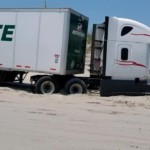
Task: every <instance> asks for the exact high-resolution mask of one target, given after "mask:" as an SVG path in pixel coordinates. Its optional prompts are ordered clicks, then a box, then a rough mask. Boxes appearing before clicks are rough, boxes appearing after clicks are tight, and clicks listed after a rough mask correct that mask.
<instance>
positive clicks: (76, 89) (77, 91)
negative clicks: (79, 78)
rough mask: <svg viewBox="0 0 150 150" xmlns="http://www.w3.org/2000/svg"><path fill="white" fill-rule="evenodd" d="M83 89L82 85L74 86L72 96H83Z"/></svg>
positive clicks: (72, 86) (71, 88)
mask: <svg viewBox="0 0 150 150" xmlns="http://www.w3.org/2000/svg"><path fill="white" fill-rule="evenodd" d="M82 93H83V88H82V86H81V85H80V84H73V85H71V86H70V94H82Z"/></svg>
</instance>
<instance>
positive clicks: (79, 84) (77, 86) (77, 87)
mask: <svg viewBox="0 0 150 150" xmlns="http://www.w3.org/2000/svg"><path fill="white" fill-rule="evenodd" d="M65 91H66V93H67V94H84V93H86V92H87V86H86V84H85V83H84V81H82V80H81V79H78V78H71V79H70V80H69V81H68V82H67V83H66V85H65Z"/></svg>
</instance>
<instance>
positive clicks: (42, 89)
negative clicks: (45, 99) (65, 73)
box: [35, 76, 59, 94]
mask: <svg viewBox="0 0 150 150" xmlns="http://www.w3.org/2000/svg"><path fill="white" fill-rule="evenodd" d="M58 91H59V86H58V83H57V81H56V80H55V79H54V78H53V77H50V76H44V77H42V78H40V79H39V80H38V81H37V82H36V84H35V92H36V93H39V94H52V93H56V92H58Z"/></svg>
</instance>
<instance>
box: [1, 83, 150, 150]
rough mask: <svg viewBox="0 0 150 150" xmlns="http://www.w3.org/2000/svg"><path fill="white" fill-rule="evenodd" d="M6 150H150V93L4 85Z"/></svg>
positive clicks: (2, 88) (3, 115)
mask: <svg viewBox="0 0 150 150" xmlns="http://www.w3.org/2000/svg"><path fill="white" fill-rule="evenodd" d="M0 149H1V150H136V149H139V150H150V96H111V97H100V96H99V92H96V93H90V92H89V93H87V94H84V95H82V94H78V95H63V94H53V95H38V94H33V93H31V91H30V89H29V85H28V84H24V85H22V86H20V85H15V86H13V85H9V86H7V87H0Z"/></svg>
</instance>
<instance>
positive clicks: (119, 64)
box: [114, 44, 132, 78]
mask: <svg viewBox="0 0 150 150" xmlns="http://www.w3.org/2000/svg"><path fill="white" fill-rule="evenodd" d="M131 75H132V61H131V46H130V45H125V44H120V45H119V46H118V51H117V54H116V59H115V70H114V77H117V78H127V77H128V78H129V77H131Z"/></svg>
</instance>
